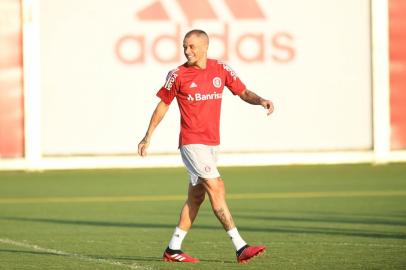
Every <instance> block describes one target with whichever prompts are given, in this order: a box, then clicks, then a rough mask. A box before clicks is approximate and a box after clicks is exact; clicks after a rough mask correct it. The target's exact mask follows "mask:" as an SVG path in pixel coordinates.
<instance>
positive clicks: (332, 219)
mask: <svg viewBox="0 0 406 270" xmlns="http://www.w3.org/2000/svg"><path fill="white" fill-rule="evenodd" d="M233 216H234V217H235V218H240V219H243V218H246V219H256V220H267V221H299V222H321V223H343V224H363V225H391V226H406V221H403V220H386V219H380V218H377V217H361V218H359V217H349V216H339V217H337V216H323V217H300V216H299V217H285V216H282V217H277V216H265V215H251V214H238V215H233Z"/></svg>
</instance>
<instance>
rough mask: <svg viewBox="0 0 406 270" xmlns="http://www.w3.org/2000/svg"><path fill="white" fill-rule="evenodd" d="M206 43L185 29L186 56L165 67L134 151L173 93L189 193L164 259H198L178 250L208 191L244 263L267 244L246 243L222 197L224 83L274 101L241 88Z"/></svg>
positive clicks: (143, 146)
mask: <svg viewBox="0 0 406 270" xmlns="http://www.w3.org/2000/svg"><path fill="white" fill-rule="evenodd" d="M208 45H209V37H208V35H207V34H206V33H205V32H204V31H202V30H192V31H190V32H188V33H187V34H186V35H185V38H184V40H183V50H184V54H185V56H186V58H187V62H186V63H184V64H183V65H181V66H179V67H178V68H176V69H174V70H172V71H170V72H169V74H168V76H167V78H166V82H165V84H164V86H163V87H162V88H161V89H160V90H159V91H158V93H157V96H158V97H159V98H160V99H161V101H160V102H159V103H158V105H157V106H156V108H155V111H154V112H153V114H152V117H151V121H150V123H149V126H148V130H147V132H146V134H145V137H144V138H143V139H142V140H141V142H140V143H139V144H138V153H139V154H140V155H141V156H146V154H147V148H148V146H149V144H150V141H151V137H152V133H153V132H154V130H155V128H156V127H157V125H158V124H159V123H160V121H161V120H162V118H163V117H164V115H165V114H166V112H167V111H168V108H169V105H170V104H171V102H172V101H173V99H174V98H176V99H177V102H178V105H179V110H180V114H181V129H180V136H179V149H180V153H181V156H182V160H183V162H184V164H185V166H186V168H187V170H188V173H189V176H190V184H189V191H188V198H187V200H186V202H185V204H184V206H183V208H182V211H181V213H180V218H179V222H178V225H177V227H176V228H175V231H174V233H173V235H172V239H171V240H170V242H169V245H168V247H167V248H166V250H165V252H164V254H163V259H164V260H165V261H170V262H193V263H194V262H199V259H197V258H193V257H191V256H190V255H188V254H186V253H184V252H182V251H181V244H182V241H183V239H184V238H185V236H186V234H187V232H188V231H189V229H190V228H191V227H192V224H193V221H194V220H195V218H196V216H197V213H198V211H199V207H200V205H201V204H202V203H203V201H204V199H205V194H206V193H207V195H208V196H209V199H210V203H211V206H212V209H213V212H214V214H215V215H216V217H217V218H218V220H219V221H220V222H221V224H222V225H223V227H224V229H225V231H226V232H227V234H228V235H229V236H230V238H231V241H232V243H233V245H234V247H235V250H236V255H237V261H238V262H239V263H245V262H247V261H248V260H250V259H251V258H253V257H255V256H257V255H259V254H261V253H263V252H264V251H265V249H266V248H265V246H249V245H247V243H246V242H245V241H244V240H243V238H242V237H241V236H240V234H239V232H238V230H237V228H236V226H235V224H234V221H233V218H232V216H231V213H230V211H229V209H228V206H227V203H226V200H225V189H224V182H223V180H222V179H221V177H220V174H219V172H218V170H217V165H216V163H217V152H218V145H219V144H220V132H219V129H220V128H219V126H220V109H221V99H222V92H223V88H224V86H227V88H228V89H229V90H230V91H231V92H232V93H233V94H234V95H238V96H239V97H240V98H241V99H242V100H244V101H245V102H247V103H250V104H253V105H261V106H263V107H264V108H265V109H266V110H267V112H268V115H269V114H271V113H272V112H273V104H272V102H271V101H269V100H266V99H263V98H261V97H259V96H258V95H256V94H255V93H254V92H252V91H250V90H248V89H246V87H245V85H244V84H243V83H242V82H241V80H240V79H239V78H238V76H237V74H236V73H235V72H234V71H233V70H232V69H231V68H230V67H229V66H228V65H226V64H225V63H223V62H221V61H217V60H213V59H208V58H207V50H208Z"/></svg>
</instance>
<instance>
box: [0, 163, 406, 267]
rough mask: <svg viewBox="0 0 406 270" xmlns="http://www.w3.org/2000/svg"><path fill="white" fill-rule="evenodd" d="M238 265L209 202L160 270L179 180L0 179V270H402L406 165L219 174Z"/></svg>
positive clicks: (155, 173)
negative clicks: (239, 249) (176, 256)
mask: <svg viewBox="0 0 406 270" xmlns="http://www.w3.org/2000/svg"><path fill="white" fill-rule="evenodd" d="M220 172H221V174H222V176H223V178H224V180H225V182H226V187H227V192H228V196H229V197H228V199H229V206H230V208H231V211H232V213H233V216H234V220H235V221H236V223H237V226H238V228H239V231H240V233H241V235H242V236H243V237H244V238H245V239H246V240H247V241H248V242H249V243H252V244H265V245H266V246H267V247H268V250H267V252H266V253H265V254H264V255H263V256H261V257H258V258H256V259H255V260H253V261H251V262H250V263H249V264H247V265H238V264H237V263H236V259H235V253H234V250H233V247H232V244H231V242H230V240H229V239H228V237H227V235H226V233H225V232H224V231H223V229H222V228H221V226H220V224H219V223H218V221H217V220H216V218H215V217H214V215H213V214H212V212H211V209H210V204H209V203H208V201H206V202H205V203H204V205H203V207H202V209H201V211H200V214H199V216H198V218H197V220H196V222H195V225H194V227H193V229H192V230H191V231H190V232H189V234H188V235H187V237H186V239H185V241H184V243H183V246H182V249H183V250H184V251H186V252H188V253H190V254H191V255H193V256H196V257H198V258H200V259H201V260H202V262H201V263H199V264H196V265H190V264H179V263H164V262H162V261H161V256H162V252H163V250H164V248H165V247H166V245H167V244H168V241H169V239H170V237H171V235H172V232H173V229H174V226H175V225H176V222H177V219H178V213H179V210H180V208H181V207H182V205H183V202H184V199H185V194H186V190H187V178H186V172H185V170H184V169H183V168H177V169H134V170H94V171H49V172H42V173H40V172H0V269H7V270H8V269H210V270H214V269H283V270H289V269H329V270H330V269H406V164H405V163H403V164H391V165H382V166H372V165H365V164H363V165H337V166H285V167H284V166H282V167H247V168H221V170H220Z"/></svg>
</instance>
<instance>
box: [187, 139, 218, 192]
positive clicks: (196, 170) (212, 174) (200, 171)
mask: <svg viewBox="0 0 406 270" xmlns="http://www.w3.org/2000/svg"><path fill="white" fill-rule="evenodd" d="M180 154H181V156H182V160H183V163H184V164H185V166H186V169H187V171H188V173H189V176H190V183H191V184H192V185H193V186H196V185H197V184H199V182H200V181H201V178H206V179H209V178H217V177H220V174H219V172H218V170H217V156H218V146H211V145H204V144H187V145H182V146H181V147H180Z"/></svg>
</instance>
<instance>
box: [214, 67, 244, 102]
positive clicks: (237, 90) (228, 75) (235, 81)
mask: <svg viewBox="0 0 406 270" xmlns="http://www.w3.org/2000/svg"><path fill="white" fill-rule="evenodd" d="M219 64H220V65H221V66H222V69H223V72H224V74H225V86H227V88H228V89H230V91H231V93H233V94H234V95H241V94H242V92H244V90H245V89H246V86H245V84H244V83H243V82H242V81H241V80H240V78H239V77H238V75H237V73H235V71H234V70H233V69H232V68H231V67H230V66H229V65H227V64H225V63H223V62H220V61H219Z"/></svg>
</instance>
